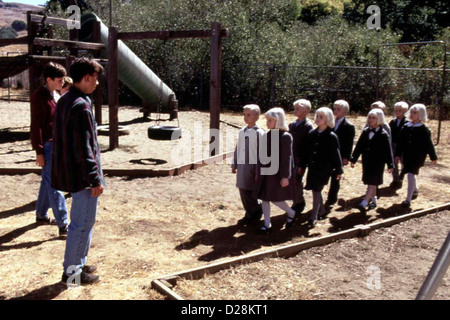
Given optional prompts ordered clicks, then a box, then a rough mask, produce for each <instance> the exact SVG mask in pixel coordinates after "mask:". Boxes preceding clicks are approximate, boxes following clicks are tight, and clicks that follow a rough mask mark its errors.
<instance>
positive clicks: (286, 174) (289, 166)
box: [255, 108, 299, 234]
mask: <svg viewBox="0 0 450 320" xmlns="http://www.w3.org/2000/svg"><path fill="white" fill-rule="evenodd" d="M264 115H265V117H266V120H267V128H268V129H269V131H267V132H265V133H264V135H263V137H262V141H261V144H260V148H264V151H262V152H261V154H260V156H259V159H258V172H257V174H258V176H257V186H256V190H255V197H256V198H258V199H261V200H262V210H263V214H264V226H262V227H261V229H259V233H261V234H266V233H268V232H270V230H271V228H272V224H271V222H270V203H271V202H272V203H273V204H274V205H276V206H277V207H279V208H280V209H282V210H284V211H285V212H286V214H287V219H286V228H290V227H291V226H292V225H293V223H294V219H295V210H293V209H292V208H291V207H290V206H289V205H288V204H287V203H286V200H293V201H294V203H295V202H298V196H299V193H298V190H297V187H296V183H295V175H294V173H293V169H294V159H293V155H292V136H291V135H290V134H289V132H288V130H289V128H288V125H287V123H286V116H285V113H284V110H283V109H282V108H272V109H270V110H269V111H267V112H266V113H265V114H264ZM266 156H267V158H266ZM263 157H264V158H266V159H263ZM268 159H270V161H268Z"/></svg>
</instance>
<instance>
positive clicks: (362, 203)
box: [360, 200, 368, 208]
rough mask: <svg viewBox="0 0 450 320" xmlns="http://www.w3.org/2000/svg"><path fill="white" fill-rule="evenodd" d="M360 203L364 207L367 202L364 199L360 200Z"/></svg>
mask: <svg viewBox="0 0 450 320" xmlns="http://www.w3.org/2000/svg"><path fill="white" fill-rule="evenodd" d="M360 205H361V206H362V207H364V208H365V207H367V205H368V203H367V201H366V200H363V201H361V203H360Z"/></svg>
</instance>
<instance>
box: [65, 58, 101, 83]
mask: <svg viewBox="0 0 450 320" xmlns="http://www.w3.org/2000/svg"><path fill="white" fill-rule="evenodd" d="M94 72H97V73H98V74H101V73H102V72H103V67H102V66H101V65H100V64H99V63H98V62H97V61H95V60H92V59H88V58H77V59H75V61H74V62H73V63H72V65H71V66H70V76H71V77H72V80H73V82H75V83H78V82H80V81H81V80H82V79H83V77H84V76H85V75H88V74H90V75H92V74H94Z"/></svg>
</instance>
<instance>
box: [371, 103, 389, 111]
mask: <svg viewBox="0 0 450 320" xmlns="http://www.w3.org/2000/svg"><path fill="white" fill-rule="evenodd" d="M373 108H380V109H381V110H383V111H384V109H386V105H385V104H384V102H382V101H376V102H374V103H372V104H371V105H370V109H373Z"/></svg>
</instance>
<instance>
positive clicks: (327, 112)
mask: <svg viewBox="0 0 450 320" xmlns="http://www.w3.org/2000/svg"><path fill="white" fill-rule="evenodd" d="M318 114H324V115H325V116H326V117H327V126H328V127H329V128H334V114H333V111H332V110H331V109H330V108H328V107H321V108H319V109H317V111H316V114H315V115H314V121H315V120H316V119H317V115H318Z"/></svg>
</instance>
